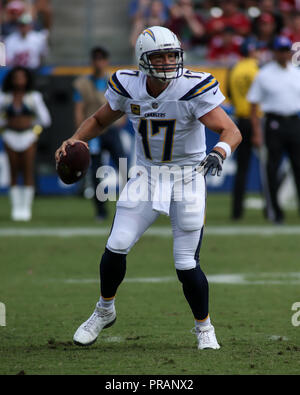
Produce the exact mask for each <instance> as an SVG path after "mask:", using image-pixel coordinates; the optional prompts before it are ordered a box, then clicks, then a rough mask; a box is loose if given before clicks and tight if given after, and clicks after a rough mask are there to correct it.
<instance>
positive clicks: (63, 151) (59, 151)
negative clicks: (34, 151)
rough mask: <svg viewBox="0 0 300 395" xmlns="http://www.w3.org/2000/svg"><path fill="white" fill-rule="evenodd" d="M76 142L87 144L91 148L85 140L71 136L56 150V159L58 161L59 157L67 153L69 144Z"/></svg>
mask: <svg viewBox="0 0 300 395" xmlns="http://www.w3.org/2000/svg"><path fill="white" fill-rule="evenodd" d="M75 143H82V144H84V145H85V146H86V148H87V149H89V145H88V144H87V143H86V142H85V141H82V140H76V139H72V138H70V139H68V140H66V141H64V142H63V143H62V145H61V146H60V147H59V148H58V149H57V150H56V152H55V160H56V162H58V161H59V158H60V156H61V155H63V156H65V155H66V147H67V145H74V144H75Z"/></svg>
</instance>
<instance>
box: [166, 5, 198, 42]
mask: <svg viewBox="0 0 300 395" xmlns="http://www.w3.org/2000/svg"><path fill="white" fill-rule="evenodd" d="M170 12H171V18H170V20H169V23H168V26H167V27H168V28H169V29H170V30H171V31H172V32H173V33H175V34H176V35H177V37H178V38H179V39H180V41H181V44H182V48H183V49H184V50H188V49H190V48H192V47H193V46H195V45H197V44H201V43H203V38H204V34H205V28H204V21H203V20H202V18H201V17H200V15H198V14H196V12H195V10H194V5H193V2H192V0H178V1H177V3H176V4H174V6H173V7H172V8H171V11H170Z"/></svg>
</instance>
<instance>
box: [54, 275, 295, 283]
mask: <svg viewBox="0 0 300 395" xmlns="http://www.w3.org/2000/svg"><path fill="white" fill-rule="evenodd" d="M207 280H208V282H209V283H210V284H238V285H282V284H289V285H300V272H287V273H272V272H271V273H231V274H213V275H208V276H207ZM53 281H57V280H53ZM62 281H63V282H64V283H65V284H94V283H95V284H98V283H99V279H98V278H85V279H84V278H82V279H74V278H69V279H66V280H62ZM176 281H178V280H177V277H175V276H172V277H170V276H166V277H137V278H125V279H124V282H125V283H152V284H153V283H169V282H176Z"/></svg>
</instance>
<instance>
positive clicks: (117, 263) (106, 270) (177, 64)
mask: <svg viewBox="0 0 300 395" xmlns="http://www.w3.org/2000/svg"><path fill="white" fill-rule="evenodd" d="M136 59H137V63H138V66H139V70H136V71H132V70H119V71H117V72H116V73H115V74H113V75H112V77H111V79H110V81H109V87H108V89H107V91H106V94H105V96H106V99H107V103H106V104H104V105H103V106H102V107H101V108H100V109H99V110H98V111H97V112H96V113H95V114H93V115H92V116H91V117H89V118H88V119H86V120H85V121H84V122H83V123H82V124H81V126H80V127H79V129H78V130H77V131H76V132H75V134H74V135H73V136H72V137H71V138H70V139H69V140H67V141H65V142H63V144H62V145H61V147H60V148H59V149H58V150H57V151H56V160H58V159H59V155H61V154H62V155H65V148H66V145H67V144H73V143H74V142H76V141H81V142H82V143H83V144H86V142H87V141H88V140H90V139H92V138H94V137H95V136H97V135H100V134H101V133H103V132H104V130H105V128H106V127H107V126H109V125H110V124H112V123H113V122H114V121H116V120H117V119H119V118H120V117H121V116H122V115H123V114H124V113H125V114H127V116H128V117H129V119H130V120H131V122H132V124H133V127H134V129H135V132H136V133H135V134H136V137H135V138H136V152H137V165H140V166H143V169H144V170H143V171H144V172H146V173H147V175H149V177H145V178H143V179H144V180H145V181H144V183H146V189H148V190H149V191H150V190H151V191H152V190H153V189H154V191H156V189H157V188H156V187H157V185H160V182H161V181H160V178H159V177H155V176H152V171H151V169H152V168H153V166H161V165H165V166H168V167H167V168H171V167H172V166H174V165H176V166H177V167H176V168H177V169H178V168H179V169H183V168H184V167H186V166H189V167H190V168H191V169H192V171H191V172H190V173H188V176H187V177H185V176H182V177H183V185H189V184H190V183H195V185H196V188H197V191H196V192H197V193H196V195H197V197H198V198H197V199H196V200H195V201H194V202H193V205H194V207H193V210H187V207H188V205H190V204H191V196H189V193H186V194H183V196H182V198H181V199H176V196H175V188H174V187H175V181H174V182H169V183H168V185H167V187H166V191H167V193H166V194H165V197H164V200H161V201H160V199H156V200H155V199H151V198H150V199H140V200H135V199H131V198H128V197H126V196H124V193H125V192H126V190H128V188H126V187H125V188H124V189H123V191H122V193H121V195H120V197H119V200H118V202H117V205H116V214H115V218H114V221H113V226H112V229H111V232H110V235H109V237H108V241H107V244H106V248H105V251H104V254H103V256H102V259H101V262H100V289H101V295H100V299H99V301H98V302H97V303H96V308H95V310H94V313H93V314H92V315H91V316H90V318H89V319H88V320H87V321H85V322H84V323H83V324H82V325H81V326H80V327H79V328H78V329H77V331H76V332H75V334H74V338H73V340H74V342H75V343H76V344H78V345H90V344H92V343H94V342H95V341H96V339H97V337H98V335H99V333H100V332H101V330H102V329H104V328H107V327H109V326H111V325H113V323H114V322H115V320H116V310H115V295H116V292H117V289H118V287H119V285H120V284H121V282H122V280H123V279H124V277H125V272H126V256H127V254H128V252H129V251H130V250H131V248H132V247H133V245H134V244H135V243H136V242H137V241H138V240H139V238H140V237H141V236H142V234H143V233H144V232H145V231H146V230H147V229H148V227H149V226H150V225H151V224H152V223H153V222H154V221H155V220H156V219H157V217H158V216H159V215H160V213H164V214H167V215H169V216H170V219H171V224H172V230H173V238H174V244H173V255H174V263H175V268H176V272H177V276H178V279H179V281H180V282H181V283H182V288H183V293H184V296H185V298H186V300H187V302H188V304H189V306H190V308H191V310H192V313H193V316H194V319H195V328H194V331H195V333H196V336H197V340H198V348H199V349H205V348H212V349H218V348H220V346H219V344H218V342H217V339H216V336H215V331H214V326H213V325H212V323H211V320H210V316H209V309H208V293H209V291H208V282H207V279H206V276H205V274H204V273H203V271H202V270H201V268H200V264H199V251H200V247H201V242H202V237H203V229H204V216H205V197H206V188H205V176H206V174H207V173H208V172H211V174H212V175H215V174H217V175H220V174H221V171H222V165H223V161H224V160H225V159H226V158H228V157H229V155H230V154H231V153H232V152H233V151H234V150H235V149H236V147H237V146H238V145H239V143H240V142H241V134H240V132H239V130H238V128H237V127H236V125H235V124H234V123H233V122H232V121H231V119H230V118H229V117H228V116H227V115H226V113H225V112H224V111H223V110H222V108H221V107H220V104H221V103H222V102H223V100H224V96H223V94H222V93H221V91H220V88H219V84H218V81H217V80H216V79H215V78H214V77H213V76H212V75H211V74H208V73H203V72H199V73H195V72H192V71H190V70H188V69H185V68H184V67H183V51H182V49H181V45H180V42H179V41H178V39H177V37H176V35H175V34H174V33H173V32H171V31H170V30H168V29H166V28H164V27H160V26H153V27H151V28H148V29H146V30H144V31H143V32H142V33H141V34H140V36H139V37H138V39H137V42H136ZM205 126H206V127H208V128H209V129H211V130H213V131H215V132H217V133H218V134H219V135H220V139H219V142H218V143H217V144H216V146H215V147H214V148H213V150H212V151H211V152H210V153H209V154H208V155H206V145H205ZM143 171H142V172H143ZM150 173H151V176H150ZM140 176H141V172H139V173H138V174H137V175H136V177H133V178H131V179H130V180H129V181H128V184H127V186H130V184H131V183H133V182H135V180H136V179H137V178H138V177H140ZM184 177H185V178H184ZM154 194H155V192H154ZM151 197H153V194H151Z"/></svg>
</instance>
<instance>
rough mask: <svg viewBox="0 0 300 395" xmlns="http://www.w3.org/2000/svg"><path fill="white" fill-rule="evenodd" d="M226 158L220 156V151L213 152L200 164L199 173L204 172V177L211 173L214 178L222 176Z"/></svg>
mask: <svg viewBox="0 0 300 395" xmlns="http://www.w3.org/2000/svg"><path fill="white" fill-rule="evenodd" d="M224 159H225V158H224V157H223V155H222V154H220V152H219V151H215V150H212V151H211V152H210V153H209V154H208V155H207V156H206V157H205V158H204V159H203V161H202V162H201V163H200V165H199V167H198V168H197V169H196V170H197V171H198V172H199V173H200V172H202V171H203V172H204V176H206V175H207V174H208V173H209V172H211V175H212V176H215V175H216V174H217V175H218V176H220V175H221V172H222V165H223V162H224Z"/></svg>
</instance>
